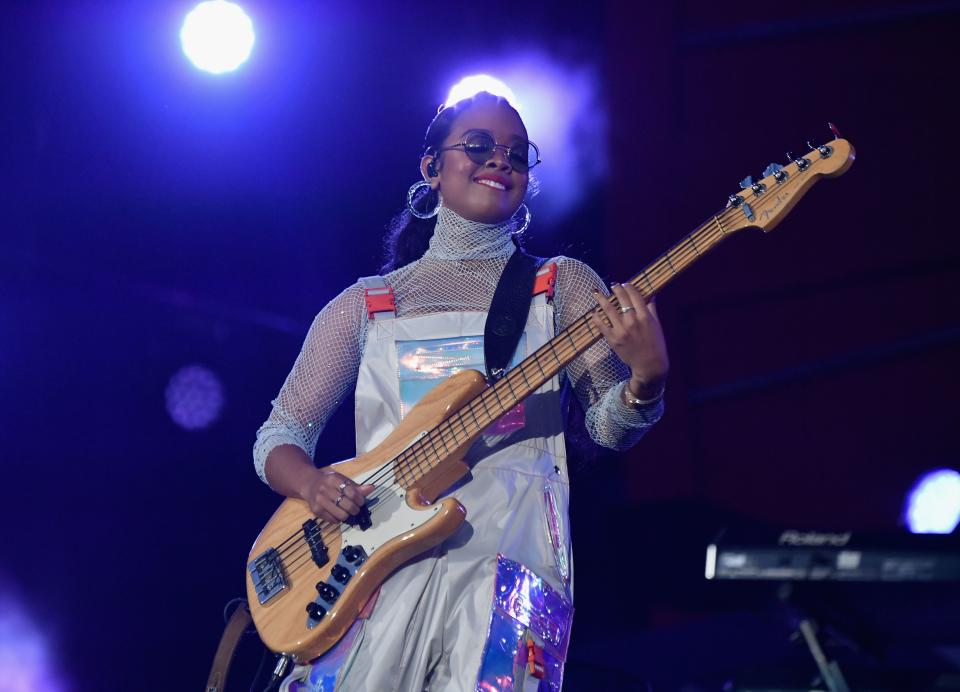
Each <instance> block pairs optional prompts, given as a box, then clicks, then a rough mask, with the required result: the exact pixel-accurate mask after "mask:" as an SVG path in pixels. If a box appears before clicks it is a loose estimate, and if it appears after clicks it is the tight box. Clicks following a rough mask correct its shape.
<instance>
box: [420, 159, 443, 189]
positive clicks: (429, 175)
mask: <svg viewBox="0 0 960 692" xmlns="http://www.w3.org/2000/svg"><path fill="white" fill-rule="evenodd" d="M420 175H422V176H423V179H424V180H426V181H427V182H428V183H430V187H432V188H433V189H434V190H436V189H437V187H438V186H439V185H440V181H439V180H437V178H438V177H439V175H440V172H439V171H438V170H437V160H436V159H435V158H434V157H433V156H430V155H426V156H424V157H423V158H421V159H420Z"/></svg>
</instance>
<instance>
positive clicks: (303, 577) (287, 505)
mask: <svg viewBox="0 0 960 692" xmlns="http://www.w3.org/2000/svg"><path fill="white" fill-rule="evenodd" d="M486 386H487V385H486V382H485V381H484V378H483V375H481V374H480V373H479V372H476V371H474V370H468V371H464V372H461V373H458V374H457V375H454V376H453V377H451V378H449V379H447V380H446V381H444V382H442V383H440V384H439V385H437V386H436V387H435V388H434V389H433V390H432V391H430V392H429V393H428V394H427V395H426V396H424V398H423V400H422V401H420V402H419V403H418V404H417V405H416V406H415V407H413V408H412V409H411V410H410V412H409V414H407V416H406V418H404V420H403V422H401V424H400V425H399V426H398V427H397V428H396V430H394V431H393V432H392V433H391V434H390V435H389V436H388V437H387V438H386V439H385V440H384V441H383V442H382V443H380V444H379V445H378V446H377V447H376V448H375V449H373V450H371V451H370V452H368V453H366V454H363V455H361V456H359V457H357V458H355V459H350V460H348V461H342V462H339V463H337V464H333V465H332V467H331V468H335V469H336V470H337V472H339V473H342V474H343V475H345V476H347V477H348V478H351V479H353V480H355V481H357V482H361V480H362V479H363V478H364V477H367V476H369V474H371V473H373V472H375V471H377V470H378V469H380V468H382V467H383V466H384V465H385V464H387V463H389V462H390V461H391V460H393V459H395V458H396V457H398V456H399V455H400V454H401V452H403V451H404V450H405V449H407V448H408V447H410V445H411V443H412V442H414V441H416V440H417V439H418V437H420V436H421V435H422V434H423V433H424V432H425V431H429V430H432V429H434V428H435V427H436V426H437V425H438V424H440V423H441V422H442V421H443V420H444V419H446V418H447V417H448V416H450V414H451V413H453V412H455V411H457V410H458V409H459V408H461V407H462V406H463V404H464V403H466V402H467V401H469V400H470V399H473V398H474V397H475V396H476V395H477V394H478V393H479V392H480V391H482V390H483V389H485V388H486ZM474 437H475V436H474ZM473 439H474V438H471V439H470V440H469V441H467V442H466V443H461V444H459V445H452V446H451V448H450V449H449V450H448V453H447V454H446V457H445V458H444V459H443V460H442V461H441V463H439V464H436V465H435V466H434V467H433V468H432V469H431V470H430V471H429V472H428V473H426V474H424V475H419V474H417V473H414V472H413V471H414V470H412V469H405V468H404V464H410V463H412V462H411V461H409V460H406V461H404V462H400V463H398V467H397V468H398V471H397V473H396V476H397V477H398V484H399V485H401V486H402V487H403V488H404V489H405V491H406V498H405V499H406V503H407V505H408V506H409V507H410V508H411V509H414V510H416V511H418V512H426V513H431V514H432V515H433V516H430V517H429V518H428V517H424V521H423V523H422V524H420V525H419V526H416V527H415V528H412V529H410V530H407V531H404V530H402V528H401V527H398V528H397V531H398V533H396V535H395V536H394V537H393V538H391V539H390V540H388V541H386V542H385V543H383V545H382V546H380V547H378V548H377V549H376V550H374V551H373V552H372V553H371V554H370V555H369V556H368V557H367V559H366V561H365V562H364V563H363V564H362V565H361V566H360V567H359V569H358V570H357V571H356V573H355V574H354V575H353V576H352V577H351V578H350V581H349V583H348V584H347V585H346V586H345V587H344V589H343V591H342V592H341V594H340V596H339V597H338V598H337V600H336V603H335V605H334V607H333V608H331V609H330V610H329V611H328V612H327V614H326V615H325V616H324V617H323V618H322V620H321V621H320V622H319V624H317V625H316V626H315V627H314V628H312V629H308V628H307V626H306V620H305V619H306V613H305V610H304V609H305V606H306V605H307V604H308V603H311V602H313V601H314V599H315V598H316V596H317V590H316V584H317V583H318V582H321V581H326V580H328V579H329V578H330V573H331V570H332V569H333V566H334V564H335V556H336V555H338V554H339V553H340V551H341V549H342V547H343V543H342V540H341V533H342V532H341V529H340V528H339V527H338V528H336V529H334V530H333V531H331V533H330V536H329V538H327V537H325V538H324V543H325V544H326V547H327V550H328V551H329V554H330V556H331V559H330V561H329V562H328V563H327V564H326V565H324V566H323V567H317V566H316V565H315V564H314V563H313V561H312V560H310V559H309V558H307V559H304V558H303V557H302V556H301V557H300V558H299V560H298V562H297V563H296V565H295V567H294V565H288V566H287V567H286V579H287V587H286V588H285V589H284V590H283V591H282V592H281V593H280V594H279V595H278V596H276V597H274V598H273V599H272V600H270V601H268V602H267V603H265V604H261V603H260V601H259V598H258V596H257V593H256V589H255V587H254V583H253V579H252V576H251V572H250V570H249V569H248V570H247V575H246V581H247V599H248V601H249V602H250V606H251V614H252V616H253V620H254V623H255V624H256V626H257V631H258V632H259V633H260V637H261V639H263V641H264V643H265V644H266V645H267V646H268V647H269V648H270V649H272V650H273V651H277V652H280V653H286V654H291V655H292V656H293V657H294V658H295V659H296V660H297V661H300V662H303V661H308V660H310V659H312V658H315V657H317V656H319V655H320V654H322V653H323V652H325V651H327V650H328V649H329V648H331V647H332V646H333V645H334V644H336V642H337V641H338V640H339V639H340V637H342V636H343V635H344V633H345V632H346V631H347V630H348V629H349V628H350V625H351V624H353V622H354V620H355V619H356V618H357V616H358V615H359V613H360V611H361V610H362V609H363V606H364V605H365V604H366V602H367V600H368V599H369V598H370V597H371V596H372V595H373V593H374V592H375V591H376V590H377V587H379V585H380V584H382V583H383V581H384V580H385V579H386V578H387V577H388V576H389V575H390V573H391V572H393V571H394V570H395V569H396V568H397V567H398V566H399V565H401V564H402V563H404V562H405V561H407V560H409V559H411V558H412V557H414V556H416V555H418V554H420V553H422V552H424V551H426V550H429V549H430V548H432V547H433V546H435V545H438V544H439V543H441V542H443V541H444V540H445V539H446V538H447V537H449V536H450V535H452V534H453V533H454V532H455V531H456V530H457V528H459V526H460V524H461V523H462V522H463V520H464V518H465V517H466V510H465V509H464V507H463V505H461V504H460V503H459V502H457V501H456V500H454V499H452V498H448V499H446V500H444V501H443V502H441V503H439V505H438V506H437V505H433V504H431V503H433V502H434V500H436V498H437V497H438V496H439V495H440V494H441V493H442V492H443V491H444V490H446V489H447V488H449V487H450V486H451V485H453V484H454V483H455V482H456V481H457V480H459V479H460V478H461V477H462V476H464V475H465V474H466V473H467V472H468V471H469V469H468V468H467V466H466V465H465V464H464V463H463V462H462V461H461V459H462V458H463V455H464V454H465V453H466V450H467V448H468V447H469V445H470V442H472V440H473ZM314 518H315V517H314V514H313V512H311V511H310V508H309V507H308V506H307V504H306V503H305V502H303V501H301V500H294V499H288V500H285V501H284V502H283V503H282V504H281V505H280V507H279V508H278V509H277V511H276V512H275V513H274V515H273V516H272V517H271V519H270V521H269V522H268V523H267V525H266V526H265V527H264V529H263V531H262V532H261V533H260V535H259V536H258V537H257V540H256V541H255V542H254V544H253V548H252V549H251V551H250V556H249V558H248V563H249V562H251V561H253V560H254V559H255V558H256V557H257V556H258V555H261V554H262V553H263V552H264V551H265V550H268V549H269V548H270V547H273V546H277V545H281V544H283V543H284V542H285V541H288V539H289V538H290V537H291V536H296V535H298V534H300V533H301V532H302V527H303V524H304V522H307V521H309V520H311V519H314ZM372 518H373V520H374V521H375V522H376V521H377V513H376V512H373V513H372Z"/></svg>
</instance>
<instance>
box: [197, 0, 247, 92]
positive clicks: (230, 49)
mask: <svg viewBox="0 0 960 692" xmlns="http://www.w3.org/2000/svg"><path fill="white" fill-rule="evenodd" d="M253 43H254V34H253V22H251V21H250V17H248V16H247V15H246V13H245V12H244V11H243V10H242V9H241V8H240V6H239V5H235V4H234V3H232V2H226V1H225V0H210V2H201V3H200V4H199V5H197V6H196V7H194V8H193V9H192V10H191V11H190V13H189V14H188V15H187V17H186V19H184V20H183V27H181V29H180V45H182V46H183V52H184V53H185V54H186V56H187V57H188V58H190V62H192V63H193V64H194V65H195V66H196V67H198V68H199V69H201V70H204V71H206V72H212V73H213V74H221V73H223V72H230V71H231V70H235V69H237V68H238V67H239V66H240V65H242V64H243V63H244V62H245V61H246V59H247V58H248V57H249V56H250V51H251V50H252V49H253Z"/></svg>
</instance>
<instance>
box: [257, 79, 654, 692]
mask: <svg viewBox="0 0 960 692" xmlns="http://www.w3.org/2000/svg"><path fill="white" fill-rule="evenodd" d="M536 163H539V158H538V152H537V150H536V147H535V146H534V145H532V144H530V143H529V141H528V139H527V132H526V128H525V127H524V125H523V122H522V120H521V119H520V116H519V114H518V113H517V111H516V110H514V109H513V108H512V107H511V106H510V105H509V104H508V103H507V102H506V100H504V99H503V98H500V97H496V96H493V95H491V94H488V93H485V92H481V93H479V94H477V95H475V96H474V97H472V98H469V99H465V100H463V101H460V102H459V103H457V104H455V105H453V106H451V107H448V108H444V109H441V111H440V112H439V113H438V115H437V117H436V118H435V119H434V121H433V122H432V123H431V124H430V127H429V129H428V131H427V135H426V140H425V150H424V154H423V156H422V158H421V161H420V173H421V176H422V178H423V181H425V182H424V183H420V185H421V186H422V187H426V186H429V191H428V192H427V197H428V198H429V199H428V202H427V203H428V206H429V205H430V203H431V202H433V203H435V205H436V206H435V208H437V207H438V208H439V212H438V213H437V214H436V216H435V217H434V219H431V220H430V221H427V222H424V221H420V220H418V219H414V218H413V217H412V216H411V215H410V214H409V213H405V214H404V218H403V219H402V220H401V223H400V228H399V229H398V231H397V232H395V234H394V236H393V238H392V239H391V245H392V249H393V253H394V254H393V257H392V258H391V260H390V262H389V263H388V268H392V271H389V272H388V273H386V274H385V275H384V276H383V277H371V278H367V279H362V280H361V281H359V282H358V283H356V284H354V285H353V286H351V287H350V288H348V289H347V290H345V291H344V292H343V293H341V294H340V295H339V296H337V297H336V298H334V299H333V300H332V301H331V302H330V303H329V304H328V305H327V306H326V307H325V308H324V309H323V310H322V311H321V312H320V313H319V314H318V315H317V318H316V319H315V321H314V323H313V325H312V326H311V328H310V331H309V333H308V335H307V338H306V341H305V343H304V346H303V350H302V352H301V354H300V356H299V357H298V359H297V361H296V363H295V364H294V367H293V370H292V371H291V373H290V375H289V376H288V378H287V380H286V382H285V383H284V386H283V388H282V390H281V391H280V395H279V396H278V397H277V399H276V400H275V401H274V402H273V411H272V413H271V415H270V417H269V419H268V420H267V422H266V423H265V424H264V425H263V427H262V428H261V429H260V430H259V431H258V434H257V443H256V445H255V447H254V457H255V461H256V466H257V470H258V473H259V474H260V477H261V478H262V479H263V480H264V481H266V482H267V483H268V484H269V485H270V487H271V488H273V489H274V490H276V491H277V492H279V493H281V494H283V495H286V496H288V497H296V498H300V499H302V500H304V501H306V502H307V503H308V504H309V506H310V507H311V509H312V510H313V512H314V513H315V514H316V515H317V516H318V517H320V518H321V519H323V520H325V521H331V522H341V521H344V520H346V519H347V518H348V517H349V516H350V515H354V514H356V513H357V512H358V511H360V508H361V507H362V506H363V504H364V500H365V497H366V495H367V494H369V493H370V492H371V490H372V486H358V485H356V484H355V483H354V482H353V481H351V480H350V479H348V478H346V477H345V476H342V475H340V474H338V473H336V472H335V471H334V470H332V469H317V468H316V467H315V466H314V464H313V462H312V454H313V451H314V448H315V446H316V443H317V438H318V436H319V434H320V432H321V430H322V429H323V426H324V424H325V422H326V420H327V419H328V418H329V416H330V414H331V413H332V411H333V410H334V409H335V408H336V407H337V405H338V404H339V403H340V401H341V400H342V399H343V398H344V397H345V396H346V395H347V392H348V390H349V389H350V388H351V387H354V386H356V414H357V453H358V454H359V453H362V452H365V451H368V450H369V449H371V448H373V447H375V446H376V445H377V444H378V443H379V442H380V441H381V440H382V439H383V438H384V437H385V436H386V434H388V433H389V432H390V430H392V429H393V428H394V427H395V426H396V425H397V424H398V423H399V421H400V419H401V418H402V416H403V415H404V413H405V412H406V411H407V410H409V407H410V406H411V405H413V404H414V403H415V402H416V399H417V398H418V397H419V396H420V395H422V394H423V393H424V391H426V390H427V389H428V388H429V387H430V386H432V385H433V384H435V383H436V382H437V381H439V379H442V378H443V377H444V376H445V375H447V374H450V373H452V372H455V371H456V370H457V369H459V368H461V367H463V366H464V363H466V364H467V366H468V367H479V369H480V370H482V369H483V364H482V359H481V362H479V363H477V362H475V361H476V359H475V358H474V361H470V354H476V353H481V354H482V342H481V340H482V334H483V332H484V329H483V327H484V320H485V317H486V311H487V310H488V309H489V307H490V301H491V298H492V296H493V292H494V289H495V287H496V285H497V281H498V279H499V277H500V274H501V272H502V271H503V268H504V266H505V265H506V263H507V260H508V259H509V257H510V256H511V255H512V254H513V253H514V252H515V251H516V245H515V243H514V232H515V231H516V230H517V227H516V224H515V222H514V217H515V215H517V213H518V210H520V211H521V214H522V213H523V211H525V207H524V208H523V209H521V205H522V203H523V200H524V197H525V195H526V193H527V189H528V184H529V180H530V176H529V168H530V167H531V166H532V165H536ZM412 190H413V188H411V191H412ZM412 197H413V196H412V195H411V196H410V197H408V200H409V199H412ZM416 204H418V202H413V203H411V204H408V206H409V207H410V209H411V210H412V211H413V212H415V213H416V215H417V216H424V214H423V213H422V211H421V210H418V209H417V208H416V206H415V205H416ZM424 226H426V230H427V233H428V234H429V233H430V231H431V230H432V236H430V237H429V247H427V248H426V252H425V253H423V256H422V257H420V258H416V257H409V254H410V253H411V252H412V253H413V254H416V253H417V252H423V249H424V247H425V246H426V243H425V240H420V241H419V242H418V241H417V240H416V237H415V236H416V234H417V232H418V229H420V230H422V229H423V227H424ZM431 227H433V228H432V229H431ZM418 245H419V246H420V247H419V249H418V248H417V246H418ZM411 260H412V261H411ZM544 266H545V267H547V271H552V270H553V268H554V267H555V271H556V274H555V277H556V283H555V293H553V296H552V300H550V299H549V298H548V296H547V295H546V294H544V293H541V294H540V295H539V296H537V298H535V299H534V301H533V303H532V305H531V308H530V313H529V317H528V320H527V324H526V328H525V330H524V333H523V335H522V338H521V341H520V344H519V346H518V348H517V353H518V355H517V357H516V358H515V360H514V362H516V361H517V360H519V359H520V358H522V357H523V356H525V355H527V354H530V353H532V352H533V351H535V350H536V349H537V348H538V347H539V346H541V345H542V344H543V343H545V342H546V341H547V340H549V339H550V338H551V337H552V336H553V335H554V334H555V332H556V331H559V330H560V329H563V328H564V327H566V326H567V325H568V324H570V323H571V322H573V321H574V320H575V319H577V318H578V317H580V316H581V315H582V314H584V313H585V312H587V311H588V310H590V309H592V308H594V307H596V305H597V303H598V302H599V304H600V305H601V306H602V308H603V314H604V315H605V319H599V318H593V317H592V318H591V320H592V322H593V324H594V326H595V327H596V328H597V329H599V330H600V332H601V333H602V334H603V336H604V340H601V341H599V342H597V343H596V344H595V345H593V346H592V347H590V348H589V349H588V350H587V351H586V352H584V354H582V355H581V356H580V357H578V358H577V359H575V360H574V361H573V362H571V363H570V364H569V365H568V366H567V367H566V368H565V371H564V372H563V374H562V376H561V377H554V378H553V379H552V380H551V381H549V382H547V384H545V385H544V386H543V387H541V388H540V389H539V390H538V391H537V392H536V393H535V394H533V395H532V396H530V397H529V398H527V399H526V400H525V401H524V402H523V404H522V405H521V407H518V409H517V410H514V411H511V413H510V414H508V415H507V416H504V417H503V418H502V419H501V420H500V421H498V423H496V424H495V425H493V426H491V428H490V429H488V430H487V431H486V433H485V434H484V436H483V437H482V439H480V440H478V441H477V442H476V443H475V444H474V445H473V447H472V448H471V450H470V453H469V455H468V457H467V462H468V464H469V466H470V469H471V470H470V474H469V475H468V477H467V479H466V480H465V481H464V482H461V483H459V484H457V486H456V487H455V488H453V489H451V490H450V494H452V495H453V496H455V497H456V498H457V499H458V500H459V501H460V502H461V503H462V504H463V505H464V506H465V508H466V511H467V518H466V521H465V522H464V524H463V525H462V526H461V528H460V529H459V530H458V531H457V532H456V533H455V534H454V535H453V536H452V537H451V538H450V539H448V540H447V541H445V542H444V543H442V544H441V545H440V546H438V547H437V548H435V549H433V550H431V551H428V552H427V553H426V554H424V555H423V556H421V557H420V558H418V559H415V560H413V561H411V562H409V563H407V564H405V565H404V566H403V567H401V568H400V569H399V570H397V571H396V572H395V573H394V574H393V575H392V576H391V577H390V578H389V579H388V580H387V581H386V582H385V583H384V584H383V586H382V588H381V592H380V595H379V599H378V600H377V601H376V603H375V605H374V606H373V609H372V613H369V619H366V620H363V621H358V624H357V625H356V626H355V627H354V628H353V629H351V631H350V632H349V633H348V635H347V636H346V637H344V641H342V642H341V645H338V647H337V648H336V649H334V650H332V651H331V652H328V653H327V654H324V656H322V657H321V658H320V659H318V661H317V662H316V663H315V664H314V665H313V666H312V667H311V668H309V669H300V670H298V671H297V673H295V677H297V678H299V679H303V680H304V681H305V682H304V683H302V684H304V685H305V686H306V687H305V688H307V689H332V688H333V685H334V684H335V685H336V689H341V690H361V689H368V690H427V689H429V690H475V689H501V688H507V687H511V689H512V688H517V689H520V688H523V682H522V678H523V677H524V676H525V675H530V674H531V673H530V668H528V667H527V665H526V664H527V660H528V659H529V660H530V661H531V662H532V664H533V669H534V671H535V674H536V676H537V677H542V678H543V679H545V681H546V682H545V684H547V685H548V689H559V687H560V679H561V676H562V670H563V660H564V658H565V655H566V645H567V641H568V634H569V626H570V617H571V615H572V608H571V606H570V603H571V599H572V565H571V558H570V553H569V551H570V540H569V528H568V520H567V508H568V497H569V480H568V474H567V468H566V462H565V452H564V444H563V429H562V423H563V419H564V417H563V415H562V411H563V405H562V393H563V387H564V386H565V385H566V383H569V384H570V385H572V389H573V390H574V391H575V393H576V394H577V396H578V397H579V398H580V401H581V403H582V404H583V406H584V410H585V411H586V425H587V429H588V430H589V432H590V435H591V437H592V438H593V439H594V440H595V441H596V442H597V443H599V444H601V445H604V446H607V447H611V448H614V449H625V448H627V447H629V446H631V445H632V444H634V443H635V442H636V441H637V440H638V439H639V438H640V437H641V436H642V435H643V434H644V433H645V432H646V430H648V429H649V428H650V426H652V425H653V424H654V423H655V422H656V421H657V420H658V419H659V418H660V415H661V413H662V394H663V385H664V381H665V378H666V375H667V370H668V360H667V353H666V347H665V345H664V340H663V333H662V331H661V329H660V325H659V322H658V320H657V315H656V310H655V308H654V306H653V304H647V303H646V302H645V301H644V299H643V297H642V296H641V294H640V293H639V292H638V291H637V290H636V289H634V288H633V287H632V286H620V285H614V286H613V292H614V293H615V294H616V296H617V298H618V299H619V304H620V306H621V308H620V310H617V309H615V308H614V307H612V306H611V305H610V304H609V303H608V301H607V300H606V299H605V296H606V295H608V294H607V293H606V289H605V287H604V286H603V283H602V282H601V280H600V279H599V277H598V276H597V275H596V274H595V273H594V272H593V271H592V270H591V269H590V268H589V267H587V266H586V265H584V264H583V263H581V262H578V261H576V260H572V259H569V258H565V257H556V258H553V259H551V260H548V261H547V262H546V263H544ZM388 290H392V295H393V297H394V306H393V308H394V309H392V310H391V309H389V308H390V307H391V306H389V305H388V306H386V307H384V304H383V303H382V302H381V303H378V304H376V305H374V304H373V303H371V302H369V297H370V296H375V295H378V294H383V293H384V292H386V291H388ZM454 353H455V354H456V357H455V358H454V357H452V355H451V354H454ZM464 354H466V355H464ZM464 358H466V361H465V360H464ZM425 363H427V364H428V366H424V364H425ZM498 595H499V596H502V598H499V600H498V598H497V596H498ZM505 595H513V596H515V597H514V598H512V600H511V599H510V598H506V596H505ZM296 684H301V683H296ZM294 689H296V687H294Z"/></svg>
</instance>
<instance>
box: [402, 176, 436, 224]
mask: <svg viewBox="0 0 960 692" xmlns="http://www.w3.org/2000/svg"><path fill="white" fill-rule="evenodd" d="M423 188H428V191H427V192H426V193H424V194H422V195H420V198H419V199H416V197H417V195H418V194H419V192H420V191H421V190H422V189H423ZM431 192H433V187H431V185H430V183H428V182H427V181H426V180H421V181H419V182H416V183H414V184H413V185H411V186H410V189H409V190H407V211H409V212H410V213H411V214H413V215H414V216H416V217H417V218H418V219H432V218H433V217H434V216H436V215H437V214H438V213H439V211H440V207H442V206H443V200H442V199H441V198H440V193H437V203H436V204H435V205H434V206H433V208H432V209H430V210H429V211H420V210H419V209H417V208H416V207H415V206H413V204H414V202H415V201H419V200H422V199H423V198H425V197H427V196H428V195H429V194H430V193H431Z"/></svg>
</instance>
